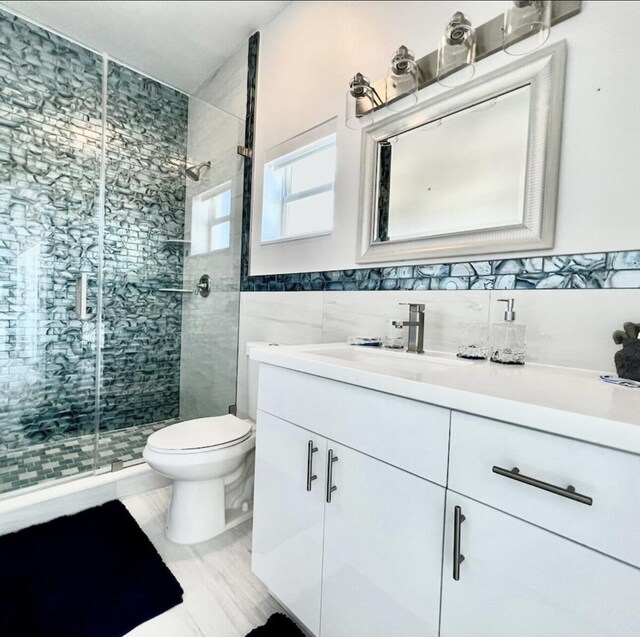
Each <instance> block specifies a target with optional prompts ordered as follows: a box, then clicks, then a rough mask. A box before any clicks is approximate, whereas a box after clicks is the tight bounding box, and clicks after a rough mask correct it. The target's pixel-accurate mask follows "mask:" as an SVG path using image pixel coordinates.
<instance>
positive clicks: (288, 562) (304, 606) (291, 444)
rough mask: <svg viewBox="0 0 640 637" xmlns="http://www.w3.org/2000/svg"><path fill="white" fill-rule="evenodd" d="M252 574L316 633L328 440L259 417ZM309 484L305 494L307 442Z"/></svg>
mask: <svg viewBox="0 0 640 637" xmlns="http://www.w3.org/2000/svg"><path fill="white" fill-rule="evenodd" d="M256 433H257V439H256V469H255V498H254V500H255V502H254V513H253V556H252V569H253V571H254V573H255V574H256V575H257V576H258V577H259V578H260V579H261V580H262V581H263V582H264V583H265V584H266V586H267V587H268V588H269V590H270V591H271V593H273V595H274V596H275V597H276V598H278V599H279V600H280V601H281V602H282V603H283V604H284V605H285V606H287V607H288V608H289V610H291V612H292V613H293V614H294V615H296V617H297V618H298V619H299V620H300V621H301V622H303V623H304V624H305V625H306V626H307V628H309V630H311V631H312V632H313V633H314V634H316V635H317V634H319V630H320V594H321V581H322V534H323V520H324V484H325V463H324V458H325V457H326V441H325V440H324V439H323V438H320V437H319V436H316V435H314V434H312V433H310V432H309V431H306V430H305V429H301V428H300V427H296V426H295V425H292V424H290V423H288V422H285V421H284V420H280V419H279V418H275V417H274V416H270V415H269V414H266V413H264V412H258V418H257V427H256ZM310 441H311V443H312V449H316V451H315V452H313V453H312V454H311V465H310V471H311V475H315V476H316V479H315V480H313V481H311V483H310V488H311V490H310V491H308V490H307V468H308V466H309V465H308V459H309V453H310V449H309V442H310Z"/></svg>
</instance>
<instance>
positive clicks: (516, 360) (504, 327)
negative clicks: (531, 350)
mask: <svg viewBox="0 0 640 637" xmlns="http://www.w3.org/2000/svg"><path fill="white" fill-rule="evenodd" d="M498 300H499V302H501V303H506V304H507V308H506V310H505V313H504V321H500V322H497V323H494V324H493V325H492V327H491V360H492V361H493V362H494V363H503V364H505V365H524V359H525V354H526V332H527V326H526V325H523V324H522V323H516V313H515V310H514V305H515V299H498Z"/></svg>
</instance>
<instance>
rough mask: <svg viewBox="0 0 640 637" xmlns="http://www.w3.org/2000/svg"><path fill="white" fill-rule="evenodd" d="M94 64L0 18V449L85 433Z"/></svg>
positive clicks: (96, 160)
mask: <svg viewBox="0 0 640 637" xmlns="http://www.w3.org/2000/svg"><path fill="white" fill-rule="evenodd" d="M101 101H102V60H101V59H100V58H99V57H98V56H97V55H95V54H93V53H91V52H89V51H87V50H85V49H82V48H80V47H77V46H75V45H73V44H70V43H69V42H67V41H65V40H63V39H61V38H58V37H56V36H54V35H52V34H50V33H48V32H46V31H44V30H42V29H39V28H37V27H34V26H32V25H30V24H28V23H26V22H24V21H22V20H19V19H17V18H15V17H13V16H11V15H9V14H7V13H4V12H0V450H2V449H7V448H16V447H19V446H23V445H26V444H30V443H38V442H43V441H46V440H50V439H60V438H64V437H66V436H75V435H78V434H80V433H86V432H89V431H92V429H93V422H94V414H93V410H94V387H93V383H94V381H95V376H94V374H95V350H94V348H95V337H94V335H95V331H94V330H95V328H94V326H93V325H92V324H89V323H87V322H82V321H79V320H77V319H76V317H75V314H74V312H73V307H74V294H75V276H76V275H77V274H78V273H80V272H95V271H96V269H97V265H98V263H97V257H98V253H97V224H96V218H97V214H98V210H97V205H98V192H99V178H100V140H101V130H102V123H101Z"/></svg>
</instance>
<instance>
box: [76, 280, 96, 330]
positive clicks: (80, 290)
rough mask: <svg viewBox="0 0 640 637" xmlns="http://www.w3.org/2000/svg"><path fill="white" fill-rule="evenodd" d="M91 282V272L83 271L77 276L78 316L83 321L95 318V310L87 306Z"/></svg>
mask: <svg viewBox="0 0 640 637" xmlns="http://www.w3.org/2000/svg"><path fill="white" fill-rule="evenodd" d="M88 282H89V274H88V273H86V272H83V273H82V274H80V275H79V276H77V277H76V306H75V312H76V316H77V317H78V318H79V319H80V320H81V321H87V320H89V319H92V318H95V316H96V314H95V312H92V311H91V308H90V307H87V284H88Z"/></svg>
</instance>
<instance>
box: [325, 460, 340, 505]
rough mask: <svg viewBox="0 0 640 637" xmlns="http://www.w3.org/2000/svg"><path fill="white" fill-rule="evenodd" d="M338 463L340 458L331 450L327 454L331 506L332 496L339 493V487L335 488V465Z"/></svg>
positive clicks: (328, 493) (328, 492) (328, 494)
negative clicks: (336, 492) (335, 492)
mask: <svg viewBox="0 0 640 637" xmlns="http://www.w3.org/2000/svg"><path fill="white" fill-rule="evenodd" d="M334 462H338V456H334V455H333V449H329V453H328V454H327V502H328V503H329V504H331V494H332V493H333V492H334V491H337V489H338V487H335V486H333V463H334Z"/></svg>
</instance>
